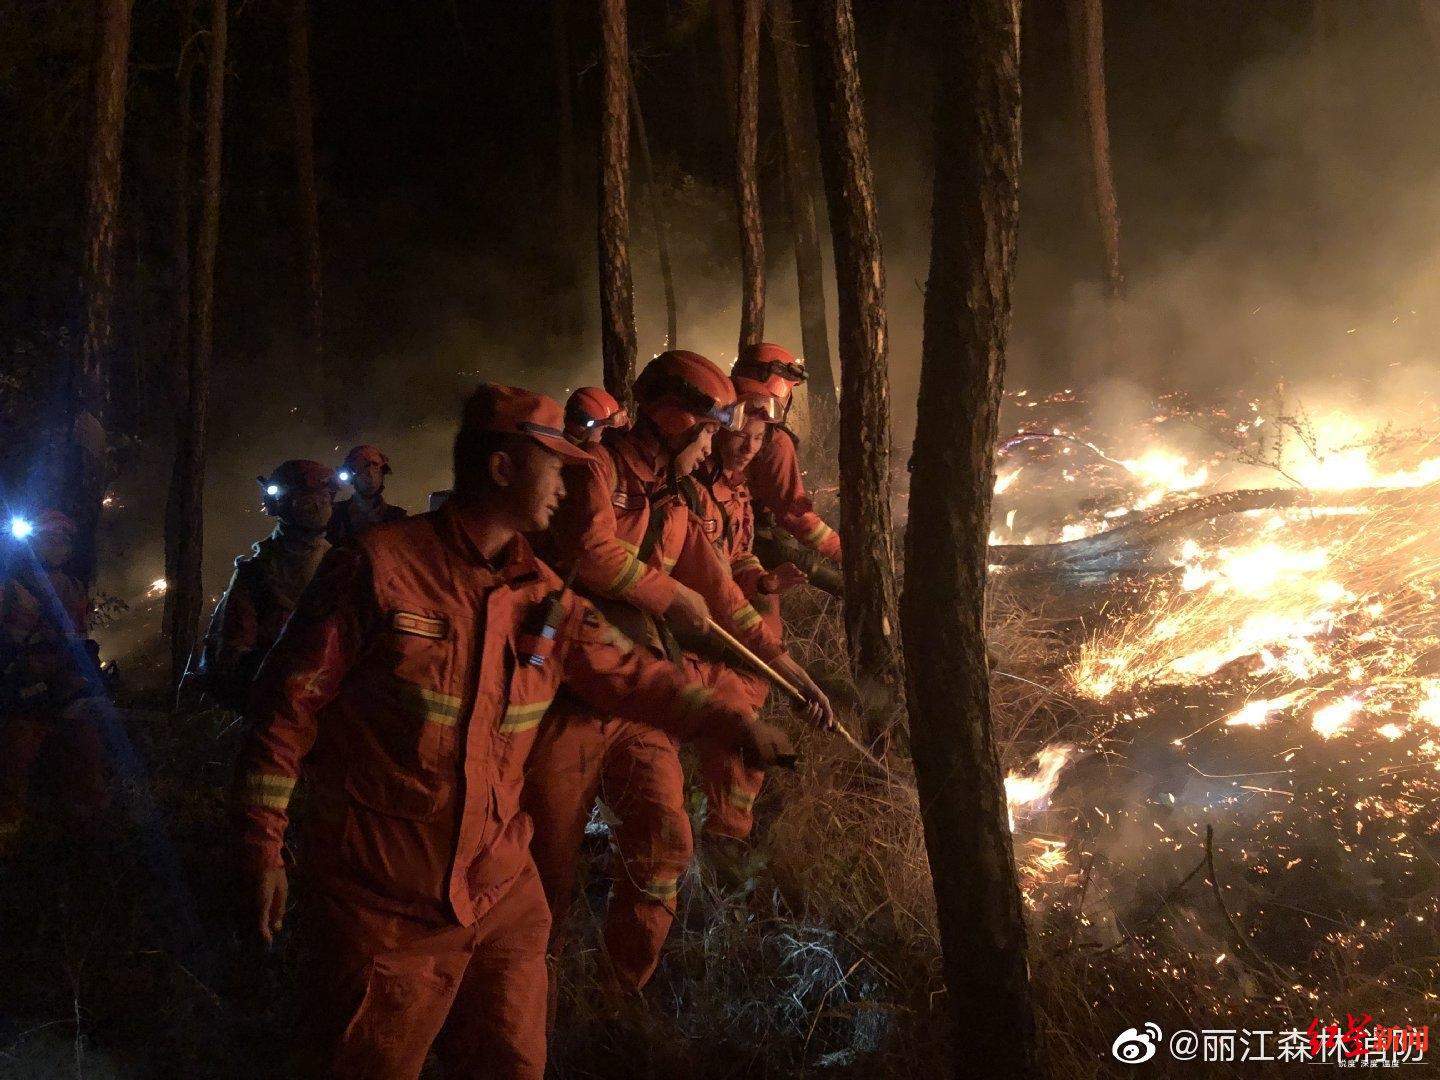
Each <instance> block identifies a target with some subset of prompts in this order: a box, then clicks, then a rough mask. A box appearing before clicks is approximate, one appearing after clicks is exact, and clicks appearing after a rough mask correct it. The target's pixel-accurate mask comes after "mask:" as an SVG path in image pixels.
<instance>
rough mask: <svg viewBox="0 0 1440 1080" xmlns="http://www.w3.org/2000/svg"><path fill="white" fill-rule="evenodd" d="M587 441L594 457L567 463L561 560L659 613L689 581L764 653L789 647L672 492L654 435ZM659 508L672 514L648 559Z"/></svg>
mask: <svg viewBox="0 0 1440 1080" xmlns="http://www.w3.org/2000/svg"><path fill="white" fill-rule="evenodd" d="M586 449H587V450H589V452H590V455H591V458H592V462H591V464H589V465H588V466H575V467H572V468H569V469H567V470H566V474H565V483H566V487H567V489H568V490H569V494H568V495H567V496H566V499H565V502H564V503H563V504H562V505H561V507H560V510H559V512H558V513H557V514H556V518H555V523H554V526H553V529H554V532H555V536H556V539H557V541H558V543H559V548H560V552H559V554H560V558H561V561H562V562H564V563H572V562H573V564H574V565H575V570H576V579H577V581H578V582H579V583H580V584H581V585H582V586H584V587H585V588H586V589H587V590H588V591H590V592H592V593H593V594H595V595H598V596H601V597H608V598H611V599H616V600H623V601H626V602H628V603H630V604H633V605H634V606H635V607H637V608H639V609H641V610H642V611H645V612H647V613H649V614H650V615H653V616H657V617H658V616H660V615H661V614H663V613H664V611H665V609H666V608H667V607H669V606H670V602H671V601H672V600H673V599H674V596H675V583H676V582H677V581H678V582H681V583H682V584H684V585H686V586H688V587H689V588H692V589H694V590H695V591H696V592H698V593H699V594H700V595H701V596H702V597H704V599H705V602H706V604H707V605H708V606H709V608H710V612H711V615H712V616H713V617H714V619H715V621H716V622H718V623H719V624H720V625H721V626H723V627H725V629H727V630H729V631H730V632H731V633H732V634H734V635H735V636H736V637H737V638H739V639H740V640H741V641H742V642H744V643H745V645H746V646H747V647H749V648H750V649H751V650H752V651H753V652H754V653H756V654H757V655H758V656H759V657H760V658H761V659H764V660H773V659H775V658H776V657H778V656H780V655H781V654H782V653H783V652H784V647H783V646H782V645H781V643H780V641H779V639H778V638H777V637H776V636H775V634H774V633H773V632H772V631H771V630H770V629H769V628H767V627H766V626H765V625H764V623H763V622H762V621H761V619H760V614H759V613H758V612H757V611H756V610H755V608H754V607H753V606H752V605H751V604H750V601H749V600H747V599H746V598H745V594H744V593H743V592H742V591H741V590H740V587H739V586H738V585H736V583H735V580H734V579H733V578H732V577H731V575H730V570H729V567H728V566H727V564H726V561H725V559H724V558H723V557H722V556H721V555H720V553H719V552H717V551H716V550H715V548H714V546H713V545H712V543H711V539H710V538H709V537H707V536H706V535H705V532H704V529H703V527H702V525H701V522H700V521H699V519H697V518H696V517H695V515H694V514H692V513H691V512H690V508H689V507H688V506H687V505H686V502H685V499H684V497H683V495H682V494H681V493H680V492H678V491H676V492H675V493H673V494H666V493H665V491H664V488H665V486H666V483H667V477H666V475H665V472H664V470H663V469H661V468H659V467H657V465H656V463H655V446H654V444H653V443H652V442H651V441H650V440H649V438H648V437H647V436H645V435H643V434H640V433H637V432H635V431H627V432H619V433H612V434H611V435H610V436H609V437H607V439H606V441H605V442H603V443H601V444H600V445H598V446H594V447H587V448H586ZM652 514H663V515H664V521H663V523H662V524H661V525H660V526H659V528H658V532H657V533H656V539H655V543H654V547H653V549H652V550H651V551H650V552H649V553H648V556H647V557H646V558H645V559H643V560H642V559H640V558H639V557H638V556H639V555H640V554H641V551H640V549H641V546H642V545H643V543H644V539H645V537H646V535H647V533H649V532H650V531H651V515H652Z"/></svg>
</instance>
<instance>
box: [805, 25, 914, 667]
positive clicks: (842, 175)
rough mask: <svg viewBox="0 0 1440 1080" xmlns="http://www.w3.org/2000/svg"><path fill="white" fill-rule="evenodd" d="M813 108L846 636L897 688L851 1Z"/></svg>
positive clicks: (824, 57)
mask: <svg viewBox="0 0 1440 1080" xmlns="http://www.w3.org/2000/svg"><path fill="white" fill-rule="evenodd" d="M813 40H814V42H815V46H816V49H815V52H816V55H815V86H816V91H815V103H816V112H817V114H818V120H819V132H820V162H821V165H822V167H823V172H824V174H825V193H826V198H827V202H828V204H829V208H830V232H831V236H832V238H833V240H834V245H835V290H836V296H837V299H838V301H839V308H840V322H839V346H840V380H841V389H842V393H841V395H840V532H841V535H842V536H844V538H845V635H846V639H847V641H848V643H849V651H850V656H851V661H852V662H853V664H854V666H855V670H856V673H857V675H858V676H859V677H860V679H861V682H862V685H865V686H867V687H869V688H871V689H878V688H882V687H891V686H894V685H896V684H898V681H899V667H900V657H899V641H898V636H897V634H896V633H895V629H896V628H895V626H894V618H895V552H894V544H893V541H892V539H891V535H890V379H889V372H888V370H887V369H886V363H887V354H888V350H889V341H888V335H887V329H886V324H885V266H884V263H883V262H882V261H881V253H880V226H879V222H878V220H877V218H876V213H875V191H874V188H875V181H874V175H873V173H872V172H871V169H870V147H869V143H868V140H867V138H866V133H865V110H864V105H863V102H862V100H861V97H860V72H859V70H858V69H857V67H856V56H855V19H854V16H853V14H852V12H851V8H850V0H817V3H816V5H815V33H814V35H813Z"/></svg>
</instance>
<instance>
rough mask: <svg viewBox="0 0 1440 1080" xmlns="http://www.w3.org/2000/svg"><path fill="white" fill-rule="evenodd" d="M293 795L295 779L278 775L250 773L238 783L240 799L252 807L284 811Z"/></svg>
mask: <svg viewBox="0 0 1440 1080" xmlns="http://www.w3.org/2000/svg"><path fill="white" fill-rule="evenodd" d="M294 793H295V778H294V777H292V776H281V775H280V774H279V773H250V774H248V775H247V776H246V777H245V778H244V779H243V780H242V781H241V782H240V798H241V800H242V801H243V802H247V803H249V804H250V805H252V806H263V807H266V808H267V809H269V810H285V809H287V808H288V807H289V806H290V796H291V795H293V794H294Z"/></svg>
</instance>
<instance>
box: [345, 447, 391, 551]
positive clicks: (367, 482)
mask: <svg viewBox="0 0 1440 1080" xmlns="http://www.w3.org/2000/svg"><path fill="white" fill-rule="evenodd" d="M389 475H390V459H389V458H388V457H386V456H385V453H384V451H382V450H381V449H380V448H379V447H378V446H371V445H370V444H369V443H361V444H360V445H359V446H352V447H351V448H350V452H349V453H348V454H346V455H345V460H344V462H343V463H342V464H341V466H340V471H339V472H338V473H337V474H336V476H337V478H338V479H339V481H340V482H341V483H342V484H349V485H350V486H351V487H353V488H354V489H355V494H353V495H351V496H350V498H348V499H342V500H341V501H340V502H338V503H336V504H335V512H334V513H333V514H331V515H330V524H329V525H328V526H327V527H326V529H325V539H326V540H329V541H330V543H332V544H338V543H340V542H341V541H343V540H349V539H350V538H351V537H352V536H354V535H355V534H356V533H358V532H363V531H364V530H365V529H368V528H370V526H372V525H383V524H385V523H386V522H387V521H399V520H400V519H401V518H403V517H404V516H405V508H404V507H403V506H395V505H394V504H393V503H388V502H386V501H385V478H386V477H387V476H389Z"/></svg>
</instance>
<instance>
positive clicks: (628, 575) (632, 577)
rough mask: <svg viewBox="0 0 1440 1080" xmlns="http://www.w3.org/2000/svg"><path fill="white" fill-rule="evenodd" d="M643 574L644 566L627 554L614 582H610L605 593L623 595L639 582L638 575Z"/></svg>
mask: <svg viewBox="0 0 1440 1080" xmlns="http://www.w3.org/2000/svg"><path fill="white" fill-rule="evenodd" d="M644 572H645V565H644V564H643V563H642V562H640V560H639V559H637V558H635V556H634V555H629V554H627V555H626V556H625V562H624V563H623V564H622V565H621V567H620V572H619V573H618V574H616V575H615V580H614V581H612V582H610V584H609V586H608V587H607V588H606V589H605V591H606V592H608V593H611V594H614V595H618V594H620V593H623V592H625V591H626V590H627V589H629V588H630V587H631V586H632V585H634V584H635V582H637V581H639V580H640V575H641V574H643V573H644Z"/></svg>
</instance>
